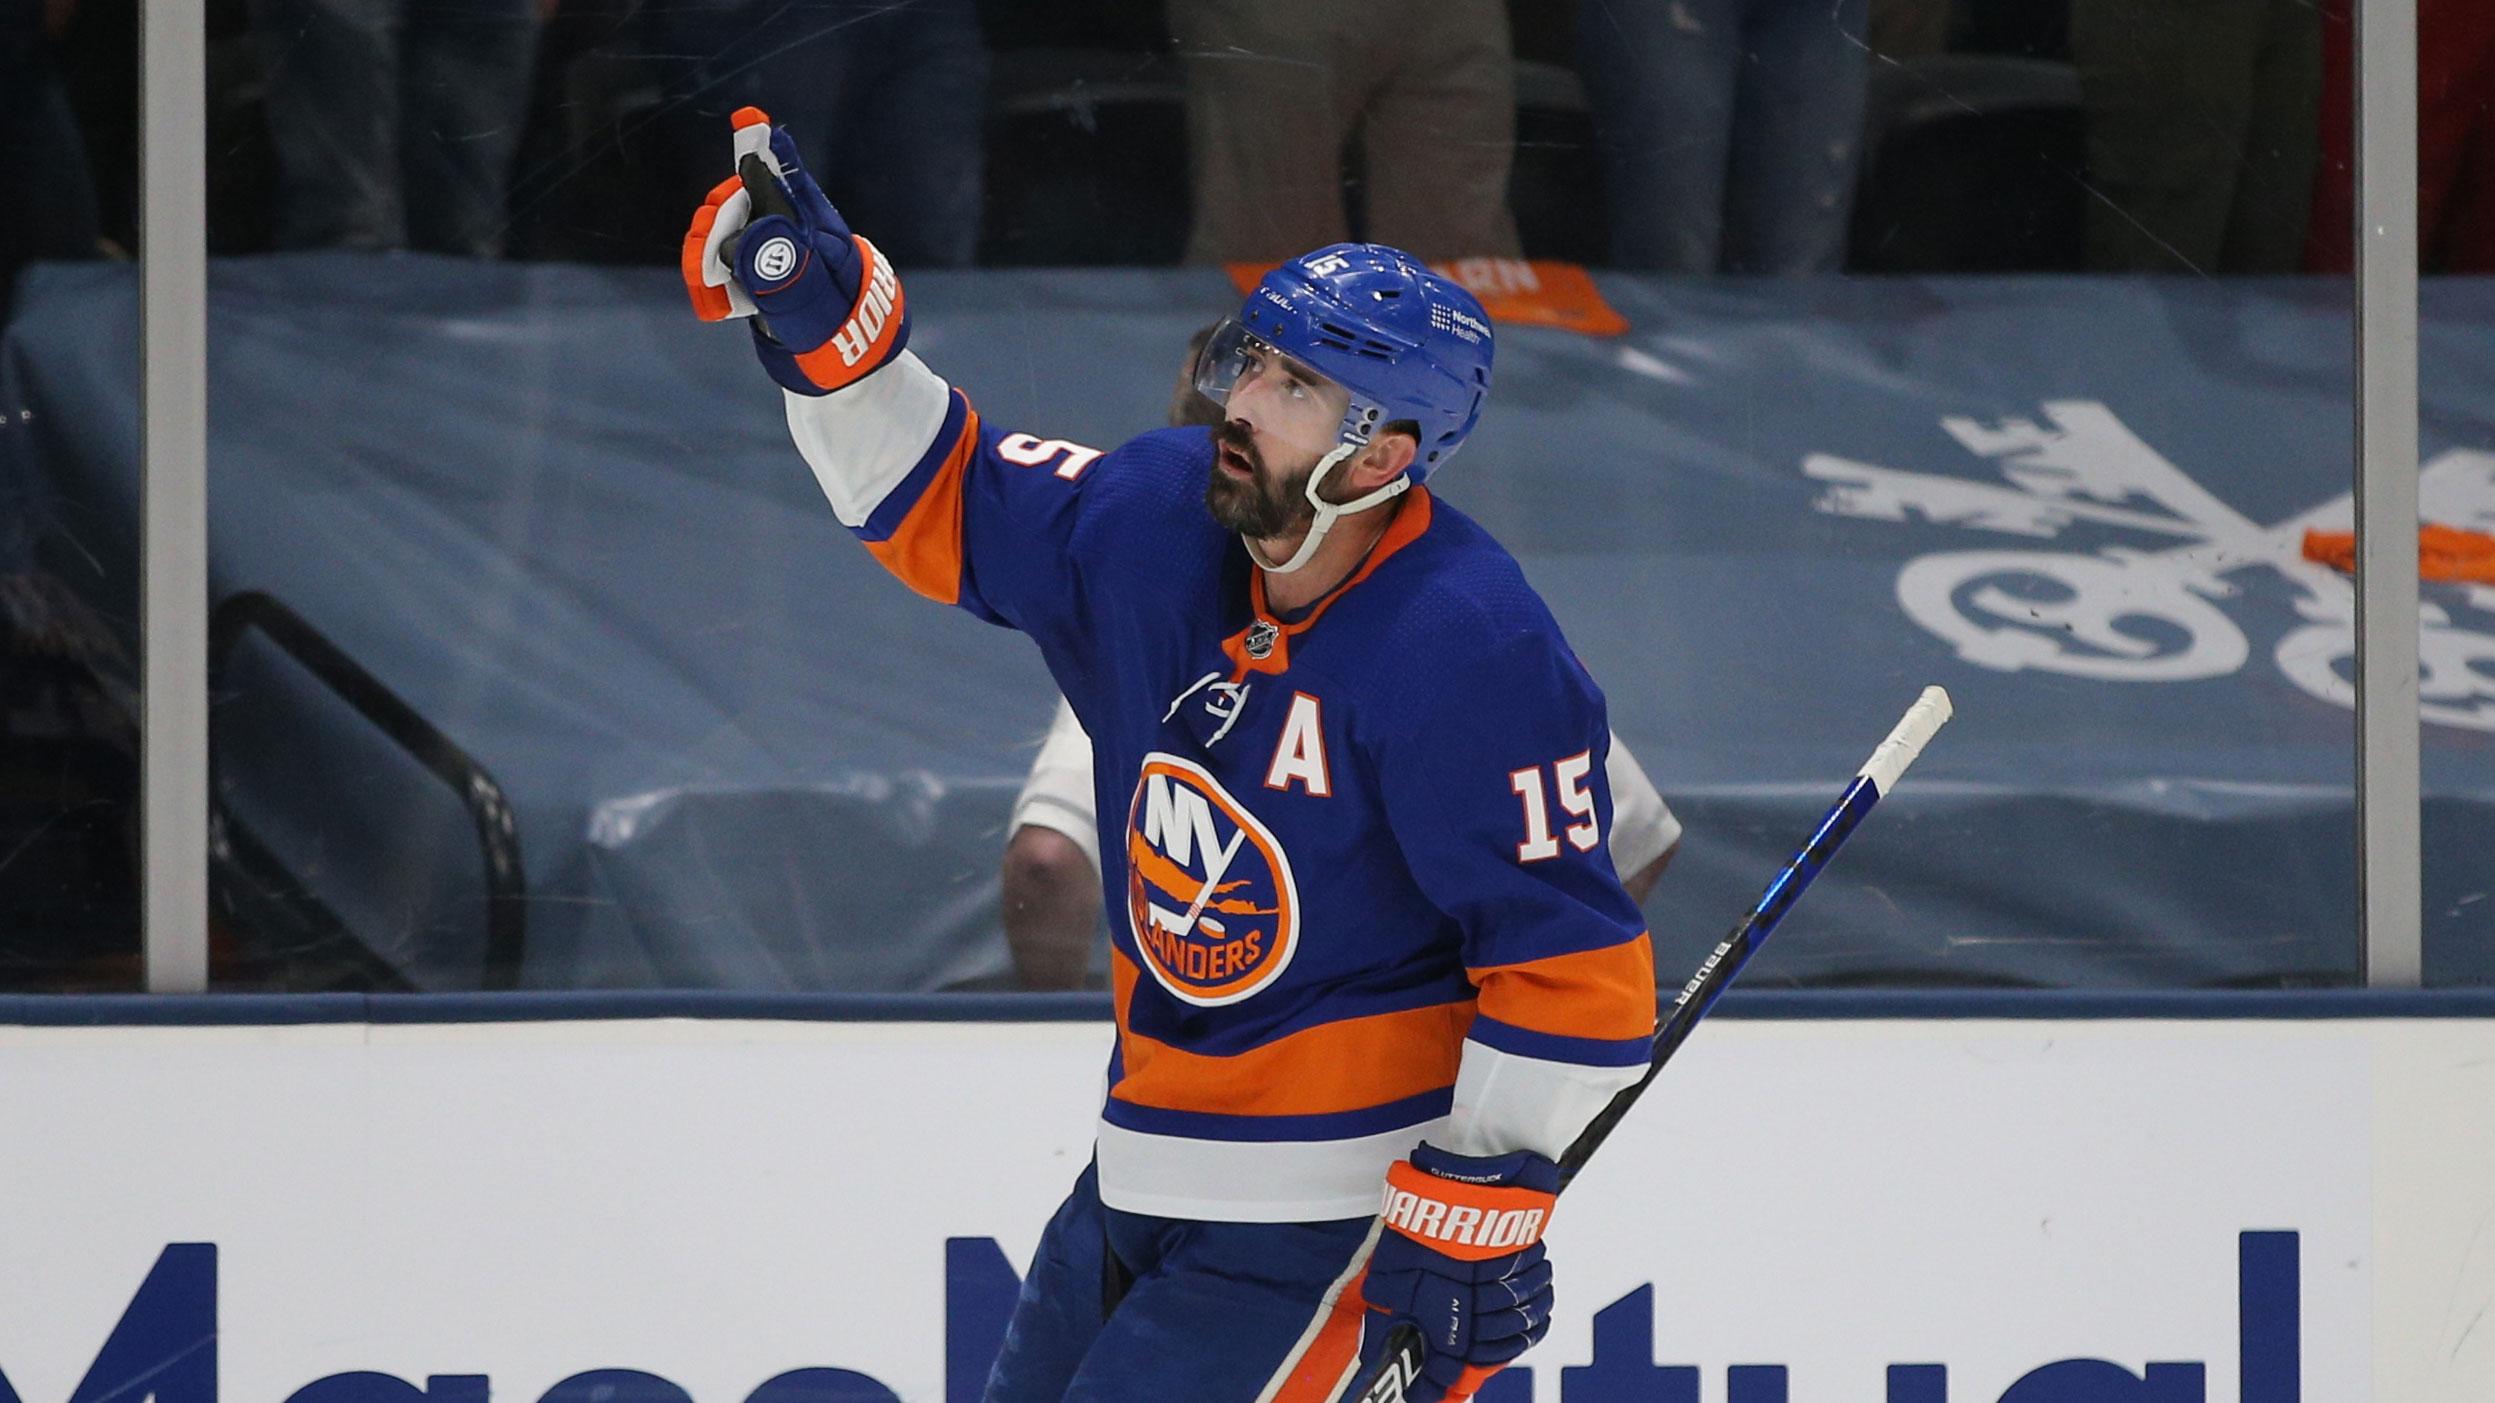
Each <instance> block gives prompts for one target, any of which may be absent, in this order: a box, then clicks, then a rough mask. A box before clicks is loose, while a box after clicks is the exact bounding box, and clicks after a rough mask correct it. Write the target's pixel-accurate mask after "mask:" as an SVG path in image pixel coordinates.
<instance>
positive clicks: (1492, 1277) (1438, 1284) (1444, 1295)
mask: <svg viewBox="0 0 2495 1403" xmlns="http://www.w3.org/2000/svg"><path fill="white" fill-rule="evenodd" d="M1558 1194H1559V1166H1558V1165H1556V1164H1553V1163H1552V1162H1551V1161H1549V1160H1547V1159H1544V1158H1543V1157H1542V1156H1540V1155H1538V1154H1535V1153H1533V1152H1532V1151H1530V1150H1518V1151H1516V1152H1515V1153H1513V1154H1504V1155H1494V1156H1471V1155H1457V1154H1449V1153H1448V1152H1447V1151H1445V1150H1442V1149H1439V1148H1437V1147H1436V1146H1433V1145H1428V1144H1424V1145H1421V1146H1420V1147H1419V1148H1417V1149H1415V1150H1414V1151H1413V1152H1412V1158H1410V1159H1408V1160H1405V1161H1403V1162H1402V1163H1400V1164H1397V1165H1395V1166H1394V1167H1393V1168H1391V1169H1389V1170H1387V1171H1386V1210H1385V1230H1384V1231H1383V1232H1381V1233H1380V1234H1379V1235H1378V1244H1377V1249H1376V1251H1375V1252H1373V1253H1371V1254H1370V1257H1369V1270H1368V1275H1367V1277H1366V1279H1365V1280H1364V1281H1363V1283H1362V1285H1361V1295H1362V1297H1363V1298H1364V1300H1365V1301H1366V1302H1367V1304H1368V1307H1369V1310H1370V1311H1371V1315H1370V1317H1369V1329H1368V1333H1369V1335H1370V1338H1371V1339H1372V1340H1379V1339H1383V1338H1384V1337H1385V1335H1386V1333H1387V1332H1388V1331H1389V1330H1391V1329H1393V1328H1394V1326H1395V1324H1396V1323H1397V1322H1399V1321H1409V1322H1411V1323H1412V1324H1413V1325H1415V1326H1417V1327H1418V1328H1419V1329H1420V1331H1421V1336H1422V1339H1423V1340H1424V1341H1425V1343H1426V1345H1427V1350H1428V1352H1427V1354H1426V1355H1425V1356H1424V1362H1423V1364H1422V1368H1421V1377H1420V1378H1419V1379H1417V1380H1415V1381H1414V1382H1413V1384H1412V1386H1411V1387H1410V1388H1409V1389H1407V1390H1406V1391H1405V1393H1404V1397H1405V1399H1406V1400H1408V1403H1440V1400H1442V1399H1443V1400H1449V1403H1453V1401H1454V1400H1459V1399H1467V1398H1471V1397H1472V1396H1473V1394H1474V1393H1475V1392H1476V1391H1478V1390H1479V1389H1480V1388H1481V1386H1482V1384H1483V1382H1484V1381H1486V1380H1487V1379H1489V1377H1490V1376H1491V1375H1492V1374H1495V1373H1497V1372H1498V1371H1499V1370H1500V1369H1501V1368H1502V1367H1503V1366H1505V1365H1506V1364H1507V1363H1508V1362H1509V1361H1511V1360H1513V1359H1515V1358H1516V1356H1518V1355H1520V1354H1523V1353H1524V1352H1525V1351H1526V1350H1527V1349H1528V1348H1530V1347H1531V1346H1532V1345H1533V1343H1534V1342H1535V1341H1537V1340H1539V1339H1541V1338H1542V1335H1543V1332H1545V1331H1547V1330H1548V1329H1550V1327H1551V1264H1550V1263H1549V1262H1548V1261H1546V1260H1544V1257H1543V1251H1542V1241H1541V1238H1542V1229H1543V1226H1544V1225H1545V1224H1547V1223H1548V1222H1549V1221H1550V1217H1551V1205H1552V1203H1553V1202H1554V1201H1555V1200H1556V1199H1557V1197H1558Z"/></svg>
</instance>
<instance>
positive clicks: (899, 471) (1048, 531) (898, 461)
mask: <svg viewBox="0 0 2495 1403" xmlns="http://www.w3.org/2000/svg"><path fill="white" fill-rule="evenodd" d="M735 121H736V124H737V133H738V134H737V151H738V153H739V160H738V173H737V174H736V175H735V176H732V177H730V178H729V179H727V180H724V181H721V182H720V183H719V184H718V185H717V186H716V187H714V188H713V189H712V190H711V192H710V196H709V198H708V199H707V200H706V201H705V202H704V203H703V205H702V207H701V208H700V209H699V210H697V211H695V213H694V216H693V223H692V226H691V228H689V229H688V230H687V231H686V233H685V239H684V250H683V258H682V271H683V274H684V280H685V287H686V290H687V291H688V293H689V294H690V295H691V297H692V300H693V309H694V312H695V314H696V315H697V316H700V317H701V318H702V319H704V320H705V321H726V320H730V319H733V318H736V317H738V316H744V315H748V312H749V311H750V318H749V321H748V325H749V327H750V334H751V337H752V341H753V347H754V354H755V356H756V358H757V359H759V360H760V361H761V362H762V366H763V369H764V370H765V371H766V372H768V373H769V374H770V376H771V378H772V379H773V380H774V381H776V382H777V383H778V384H779V386H780V388H781V390H782V391H783V394H784V398H785V400H786V409H787V414H788V427H789V435H790V437H791V438H793V439H794V440H795V441H796V444H797V451H798V452H799V453H800V454H801V455H803V456H804V458H805V460H806V465H807V466H808V467H809V468H811V469H812V470H813V472H814V476H815V481H816V482H817V483H818V484H820V485H821V487H822V489H823V495H824V497H825V499H826V500H828V501H829V502H830V503H831V506H832V514H833V515H834V516H836V517H837V518H839V520H840V523H841V524H842V525H843V526H846V527H848V528H849V530H850V531H851V532H852V533H853V534H855V535H856V536H857V537H858V539H859V540H860V541H862V542H864V543H865V545H866V548H867V550H868V551H870V552H871V553H873V555H874V556H875V558H876V559H877V560H878V561H880V562H881V563H882V564H883V566H884V568H885V569H887V570H890V571H891V572H892V573H893V574H894V575H895V576H897V577H898V578H899V579H900V580H901V581H902V583H904V584H906V585H908V586H909V587H910V588H911V589H914V590H916V591H917V592H919V593H920V594H923V595H925V596H927V597H928V598H930V599H934V600H937V601H939V602H941V603H946V604H958V605H960V606H961V607H963V608H965V609H968V610H970V611H971V612H973V613H976V614H978V615H979V616H981V617H982V618H986V619H988V620H990V621H992V622H997V623H1006V624H1011V625H1014V626H1016V627H1020V628H1025V629H1036V628H1038V627H1042V626H1044V625H1045V624H1046V623H1047V622H1048V621H1049V617H1050V615H1051V613H1052V611H1057V610H1063V609H1065V608H1067V607H1068V604H1067V601H1069V600H1071V599H1072V598H1074V597H1075V595H1076V592H1075V591H1073V590H1072V589H1070V588H1068V586H1069V584H1070V582H1071V576H1072V574H1073V563H1072V560H1071V556H1070V552H1069V549H1068V547H1069V542H1070V540H1071V538H1072V535H1073V529H1074V523H1075V521H1076V519H1077V515H1078V512H1079V510H1080V505H1081V498H1082V489H1083V487H1084V485H1085V479H1086V476H1087V474H1088V473H1089V472H1090V470H1091V468H1092V466H1093V464H1094V463H1095V462H1096V461H1097V460H1098V459H1100V458H1101V457H1102V456H1103V455H1102V454H1101V453H1100V451H1099V450H1097V449H1093V448H1086V447H1083V446H1082V445H1080V444H1074V443H1067V442H1065V441H1063V440H1058V439H1043V438H1039V437H1036V436H1034V435H1030V434H1011V433H1002V432H999V431H997V430H995V429H993V428H991V427H989V426H987V425H986V424H983V423H982V422H981V420H980V417H979V415H978V413H977V411H975V410H974V409H972V408H971V404H970V400H969V398H968V397H967V396H965V395H964V394H963V393H962V392H961V391H959V390H957V389H954V388H953V387H951V386H949V385H947V384H946V383H945V382H944V380H943V379H942V378H941V377H940V376H938V375H937V374H936V373H935V372H934V371H933V370H931V369H929V368H928V367H927V366H926V364H925V363H924V362H922V361H920V360H919V358H918V357H917V356H915V355H913V354H911V353H910V351H909V349H908V347H909V335H910V318H909V302H908V299H907V297H906V295H905V294H904V292H903V290H902V287H901V279H900V276H899V274H898V273H897V272H896V271H895V270H894V268H893V267H892V265H891V263H890V262H888V261H887V260H886V259H885V258H884V256H883V254H882V253H881V252H879V251H878V250H877V249H876V247H875V246H874V245H873V244H872V243H870V242H868V241H867V240H866V239H865V238H863V237H861V236H859V235H858V234H856V233H854V232H853V231H851V229H850V228H849V226H848V224H847V223H846V222H845V221H843V220H842V219H841V217H840V213H839V211H837V210H835V209H834V208H832V204H831V201H830V200H828V199H826V198H825V197H824V195H823V191H822V189H821V187H819V186H817V185H816V184H815V182H814V179H813V177H811V176H809V175H808V174H806V170H805V167H804V166H803V165H802V164H801V163H800V162H799V160H798V155H797V144H796V142H795V141H794V140H793V139H792V138H791V137H790V136H789V134H788V132H787V131H786V130H785V129H774V128H771V127H770V126H769V121H770V119H769V118H768V117H766V116H765V115H764V114H763V113H762V112H761V111H760V110H759V109H757V108H751V107H748V108H744V109H742V110H740V111H739V112H738V113H737V114H736V118H735Z"/></svg>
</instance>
